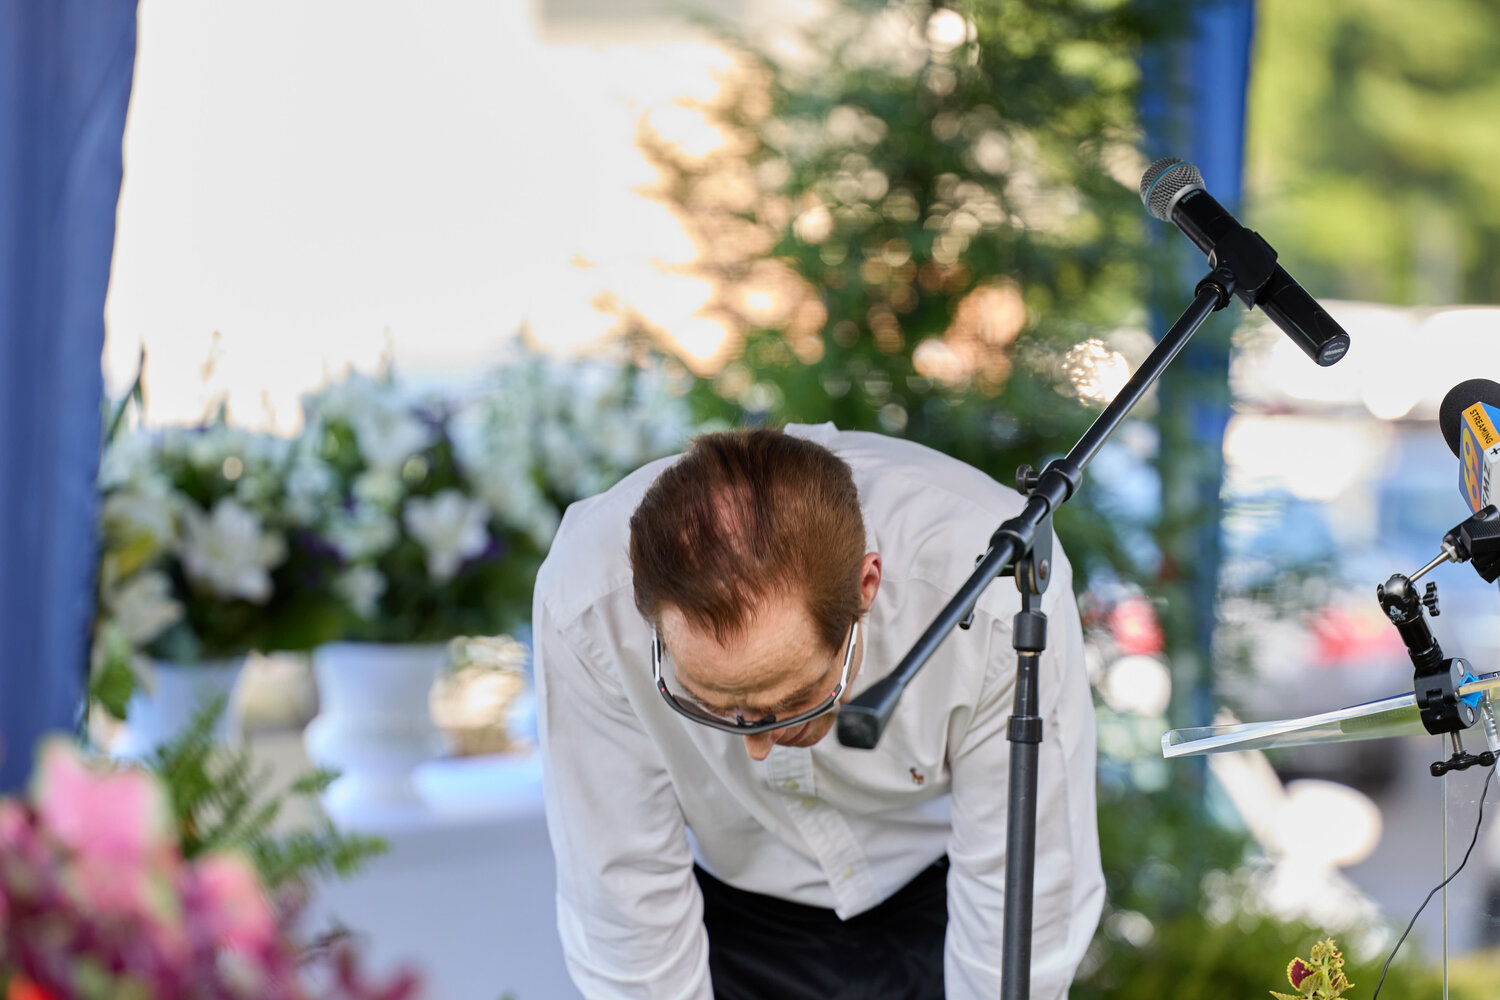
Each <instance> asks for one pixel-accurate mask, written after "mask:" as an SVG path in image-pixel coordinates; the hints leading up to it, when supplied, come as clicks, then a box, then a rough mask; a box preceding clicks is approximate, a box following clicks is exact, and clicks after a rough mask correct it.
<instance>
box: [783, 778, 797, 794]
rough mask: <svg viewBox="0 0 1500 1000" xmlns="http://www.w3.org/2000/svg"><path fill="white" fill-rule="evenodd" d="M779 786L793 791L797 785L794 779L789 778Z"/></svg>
mask: <svg viewBox="0 0 1500 1000" xmlns="http://www.w3.org/2000/svg"><path fill="white" fill-rule="evenodd" d="M781 787H782V788H785V789H786V790H787V791H789V792H795V791H796V790H797V787H798V786H797V782H796V781H795V780H791V781H787V782H786V783H784V784H783V785H782V786H781Z"/></svg>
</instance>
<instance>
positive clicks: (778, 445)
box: [630, 428, 865, 649]
mask: <svg viewBox="0 0 1500 1000" xmlns="http://www.w3.org/2000/svg"><path fill="white" fill-rule="evenodd" d="M864 551H865V528H864V518H863V517H862V516H861V515H860V511H859V492H858V491H857V490H856V489H855V486H854V476H853V474H852V473H851V472H850V471H849V466H848V465H847V464H846V463H845V462H844V461H843V460H842V459H840V458H839V457H837V456H836V455H834V454H833V452H831V451H829V450H828V449H827V448H824V447H823V446H822V445H818V444H814V443H813V442H811V441H808V440H806V439H804V438H799V437H793V436H791V435H789V434H784V433H782V432H781V431H779V430H768V429H763V428H762V429H755V430H738V431H722V432H719V433H714V434H704V435H701V436H699V437H698V438H697V439H695V440H694V442H693V445H692V447H691V448H690V449H689V450H688V452H687V454H685V455H683V456H682V458H681V459H679V460H678V461H677V462H675V463H673V464H672V465H671V466H669V467H668V468H667V470H666V471H665V472H663V473H662V474H661V476H660V477H659V478H658V479H657V480H656V482H655V483H653V484H652V486H651V488H650V489H649V490H647V491H646V495H645V497H644V498H642V500H641V503H640V506H639V507H637V508H636V510H635V513H634V514H632V515H631V518H630V565H631V569H632V570H633V571H634V574H635V606H636V608H638V609H639V610H640V612H641V614H642V615H643V616H644V617H645V618H646V620H648V621H651V622H656V621H658V620H659V615H660V613H661V610H662V607H663V606H664V605H671V606H673V607H675V608H677V609H678V610H679V611H681V612H682V614H683V615H684V617H686V618H687V620H688V621H689V622H690V623H691V624H693V625H694V626H695V627H697V628H706V629H712V630H713V633H714V637H715V638H716V639H717V640H718V641H719V642H721V643H722V642H724V641H725V640H726V639H727V638H728V637H729V636H731V635H733V634H735V633H736V632H739V631H741V630H743V629H744V628H745V627H746V626H747V625H748V624H749V622H750V616H751V613H752V612H753V611H754V609H755V605H756V604H757V603H758V602H760V601H761V600H763V599H765V598H767V597H770V596H773V595H781V594H797V593H800V594H802V595H803V596H804V598H805V600H806V601H807V609H808V611H809V613H810V614H811V615H812V619H813V622H814V623H815V625H816V627H817V630H818V634H819V636H820V637H821V639H822V640H823V642H824V643H825V644H826V645H827V646H828V647H829V648H831V649H837V648H838V647H839V645H840V644H841V643H843V641H844V636H845V635H846V634H847V633H848V631H849V625H850V623H851V622H853V621H854V619H855V617H856V616H858V614H859V610H860V609H859V600H860V596H859V570H860V565H861V562H862V561H863V556H864Z"/></svg>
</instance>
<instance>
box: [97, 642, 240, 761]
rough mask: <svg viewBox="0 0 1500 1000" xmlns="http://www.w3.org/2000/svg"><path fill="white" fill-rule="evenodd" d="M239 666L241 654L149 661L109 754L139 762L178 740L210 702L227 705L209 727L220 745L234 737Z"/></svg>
mask: <svg viewBox="0 0 1500 1000" xmlns="http://www.w3.org/2000/svg"><path fill="white" fill-rule="evenodd" d="M244 667H245V658H244V657H243V656H235V657H230V658H228V659H223V660H206V661H204V662H202V663H170V662H163V661H160V660H155V661H152V662H151V665H150V674H149V676H147V677H144V678H142V680H141V683H140V685H139V686H138V687H137V688H136V691H135V693H134V694H132V695H131V696H130V701H129V702H128V703H127V704H126V707H125V726H124V729H123V730H122V731H121V733H120V735H119V736H118V737H117V738H116V739H115V740H114V742H113V743H111V744H110V747H109V752H110V753H111V754H112V755H114V756H115V757H119V758H122V759H125V760H144V759H145V758H147V757H150V756H151V755H152V754H153V753H154V752H155V751H156V749H157V748H158V747H160V746H162V745H164V744H166V743H170V742H171V741H172V740H174V739H176V738H177V737H178V736H180V735H181V734H182V733H183V732H184V731H185V730H186V729H187V727H188V724H189V723H191V722H192V720H193V716H194V715H195V714H197V712H198V711H199V710H200V709H201V708H203V707H204V706H206V705H208V704H209V703H210V702H211V701H212V700H213V699H214V698H217V697H220V696H222V697H223V698H224V699H225V700H226V702H227V704H226V705H225V708H224V712H223V713H222V714H221V715H220V716H219V720H218V722H217V723H216V724H215V726H214V738H215V739H217V740H218V741H219V742H220V743H226V744H227V743H233V742H236V741H237V740H238V739H239V713H238V710H237V706H236V704H235V701H234V697H233V695H234V688H235V685H236V684H238V683H239V679H240V672H241V671H242V670H243V669H244Z"/></svg>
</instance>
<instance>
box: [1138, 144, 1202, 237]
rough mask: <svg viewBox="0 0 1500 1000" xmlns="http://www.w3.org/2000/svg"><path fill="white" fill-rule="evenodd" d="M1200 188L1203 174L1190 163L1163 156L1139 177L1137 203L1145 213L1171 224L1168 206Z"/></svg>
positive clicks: (1170, 207) (1170, 208) (1170, 209)
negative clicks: (1144, 208) (1143, 206)
mask: <svg viewBox="0 0 1500 1000" xmlns="http://www.w3.org/2000/svg"><path fill="white" fill-rule="evenodd" d="M1202 189H1203V175H1202V174H1200V173H1198V168H1197V167H1195V166H1193V165H1192V164H1191V163H1184V162H1183V161H1181V160H1179V159H1178V158H1177V157H1175V156H1164V157H1162V158H1161V159H1159V160H1157V161H1156V162H1155V163H1153V164H1151V166H1150V167H1148V168H1147V169H1146V173H1145V175H1144V176H1143V177H1142V178H1141V201H1142V202H1143V203H1144V204H1145V206H1146V211H1147V212H1150V213H1151V215H1152V216H1154V217H1155V218H1158V219H1160V220H1162V221H1163V222H1171V221H1172V206H1174V205H1176V204H1177V201H1178V199H1179V198H1181V197H1182V196H1183V195H1185V194H1187V193H1188V192H1189V191H1201V190H1202Z"/></svg>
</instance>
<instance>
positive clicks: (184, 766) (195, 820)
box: [146, 696, 387, 889]
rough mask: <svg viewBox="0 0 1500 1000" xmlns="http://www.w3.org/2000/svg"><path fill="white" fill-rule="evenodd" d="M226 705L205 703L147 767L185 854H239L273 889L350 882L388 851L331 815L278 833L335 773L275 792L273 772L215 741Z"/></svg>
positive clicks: (314, 773)
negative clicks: (284, 813) (320, 878)
mask: <svg viewBox="0 0 1500 1000" xmlns="http://www.w3.org/2000/svg"><path fill="white" fill-rule="evenodd" d="M227 700H228V699H227V698H225V697H223V696H220V697H218V698H216V699H214V700H213V701H212V702H210V703H208V704H206V705H204V706H203V708H201V709H200V710H199V711H198V712H197V713H195V714H194V716H193V718H192V720H191V722H190V723H189V724H188V726H187V728H186V729H185V730H184V731H183V732H182V733H181V734H180V735H179V736H178V737H177V738H175V739H174V740H172V741H170V742H168V743H167V744H165V745H163V746H162V747H160V748H158V749H157V751H156V752H155V753H154V754H153V755H152V757H151V759H150V760H149V761H147V764H146V766H147V767H148V768H149V769H150V770H152V771H154V772H156V773H157V774H158V775H159V776H160V777H161V779H162V781H163V783H164V784H165V785H166V787H167V792H168V795H169V797H170V799H171V804H172V812H173V816H174V818H175V820H176V823H177V829H178V833H179V837H180V840H181V845H182V853H183V856H184V857H186V858H194V857H197V856H199V855H201V854H204V853H206V852H208V851H217V850H231V849H232V850H242V851H244V852H245V853H246V854H247V855H248V856H249V857H250V859H251V861H252V862H253V863H254V864H255V867H256V870H257V872H259V874H260V877H261V881H262V883H263V884H264V885H265V886H266V888H267V889H274V888H276V887H278V886H280V885H283V884H284V883H287V882H291V881H297V882H304V883H305V882H307V881H308V880H309V879H310V878H311V877H312V876H313V875H329V874H336V875H338V876H340V877H347V876H349V875H351V874H353V873H354V872H355V871H356V870H357V869H358V867H359V866H360V864H362V863H363V862H364V861H365V860H367V859H369V858H371V857H373V856H375V855H377V854H381V853H383V852H384V851H385V850H386V849H387V845H386V842H385V841H384V840H382V839H381V838H379V837H372V836H367V835H362V834H346V833H343V832H342V831H340V830H339V829H338V828H336V827H335V826H334V825H333V823H332V822H331V821H329V820H328V819H327V818H326V817H322V818H320V819H318V820H314V821H311V822H310V823H309V825H307V826H305V827H304V828H302V829H297V830H292V831H290V832H286V833H281V834H277V833H275V832H274V830H275V826H276V821H277V819H278V818H279V817H280V816H281V809H282V807H283V805H284V804H285V803H286V802H287V801H288V800H290V799H293V798H316V797H317V796H318V795H320V794H321V793H322V792H323V791H324V790H325V789H327V788H328V786H329V785H330V784H331V783H332V782H333V781H334V779H336V778H337V777H338V772H336V771H330V770H328V769H326V768H316V769H313V770H310V771H307V772H305V773H303V774H300V775H298V776H297V777H296V778H294V779H293V780H292V781H291V783H290V784H288V785H287V786H286V787H285V788H284V789H283V790H281V791H280V792H279V793H275V792H273V790H272V788H271V784H272V769H271V768H270V767H268V766H256V764H255V762H254V760H253V759H252V758H251V756H250V754H249V752H248V751H246V750H243V749H238V748H230V747H225V746H221V745H220V744H218V743H217V742H216V741H215V739H214V727H215V726H216V725H217V724H218V721H219V718H220V716H222V715H223V713H224V710H225V707H226V704H227ZM319 815H320V816H321V813H320V814H319Z"/></svg>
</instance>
